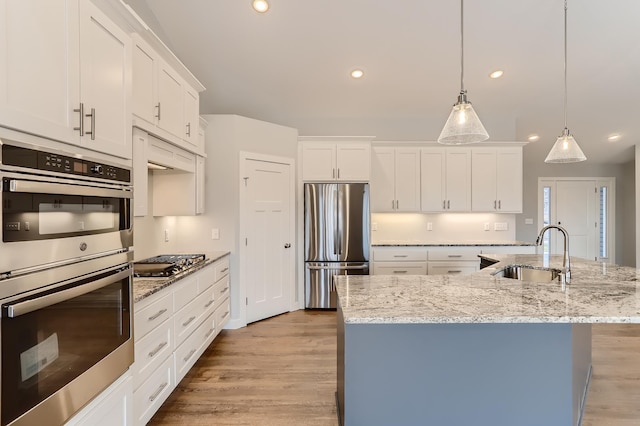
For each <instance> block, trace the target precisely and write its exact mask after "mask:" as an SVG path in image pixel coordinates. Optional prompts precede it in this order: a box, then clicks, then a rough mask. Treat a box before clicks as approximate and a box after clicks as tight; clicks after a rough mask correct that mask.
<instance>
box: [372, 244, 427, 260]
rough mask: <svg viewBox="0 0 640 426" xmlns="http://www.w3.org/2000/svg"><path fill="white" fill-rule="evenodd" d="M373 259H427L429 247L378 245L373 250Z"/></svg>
mask: <svg viewBox="0 0 640 426" xmlns="http://www.w3.org/2000/svg"><path fill="white" fill-rule="evenodd" d="M373 260H375V261H393V260H397V261H408V260H409V261H414V260H427V249H423V248H417V247H409V248H402V247H400V248H397V247H390V248H381V247H377V248H375V249H374V250H373Z"/></svg>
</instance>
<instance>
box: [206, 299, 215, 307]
mask: <svg viewBox="0 0 640 426" xmlns="http://www.w3.org/2000/svg"><path fill="white" fill-rule="evenodd" d="M212 304H213V299H212V300H209V301H208V302H207V303H206V304H205V305H204V307H205V308H208V307H209V306H211V305H212Z"/></svg>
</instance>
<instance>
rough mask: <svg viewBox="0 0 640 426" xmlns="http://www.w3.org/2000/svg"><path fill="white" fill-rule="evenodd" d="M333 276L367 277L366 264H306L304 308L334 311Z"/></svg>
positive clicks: (335, 298)
mask: <svg viewBox="0 0 640 426" xmlns="http://www.w3.org/2000/svg"><path fill="white" fill-rule="evenodd" d="M334 275H369V263H368V262H357V263H356V262H306V263H305V290H304V293H305V308H308V309H336V308H337V306H338V300H337V294H336V287H335V284H334V282H333V276H334Z"/></svg>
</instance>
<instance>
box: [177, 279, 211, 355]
mask: <svg viewBox="0 0 640 426" xmlns="http://www.w3.org/2000/svg"><path fill="white" fill-rule="evenodd" d="M213 292H214V290H213V288H211V289H209V290H207V291H205V292H204V293H202V294H201V295H200V296H198V297H196V299H195V300H193V301H192V302H191V303H189V304H188V305H187V306H185V307H184V308H182V310H181V311H179V312H178V313H176V315H175V319H174V326H175V335H176V347H177V346H179V345H181V344H182V342H184V340H185V339H186V338H187V337H188V336H189V335H190V334H191V333H193V331H194V330H195V329H196V328H197V327H198V324H200V323H201V322H202V318H203V316H204V313H205V311H206V310H207V308H209V307H210V306H212V305H213V304H214V293H213Z"/></svg>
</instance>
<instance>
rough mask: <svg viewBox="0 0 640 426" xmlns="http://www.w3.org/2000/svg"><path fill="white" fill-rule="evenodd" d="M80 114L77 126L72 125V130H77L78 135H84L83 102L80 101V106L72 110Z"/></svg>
mask: <svg viewBox="0 0 640 426" xmlns="http://www.w3.org/2000/svg"><path fill="white" fill-rule="evenodd" d="M73 112H77V113H79V115H80V124H79V125H78V127H74V128H73V130H79V131H80V136H84V103H82V102H80V107H79V108H76V109H74V110H73Z"/></svg>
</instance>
